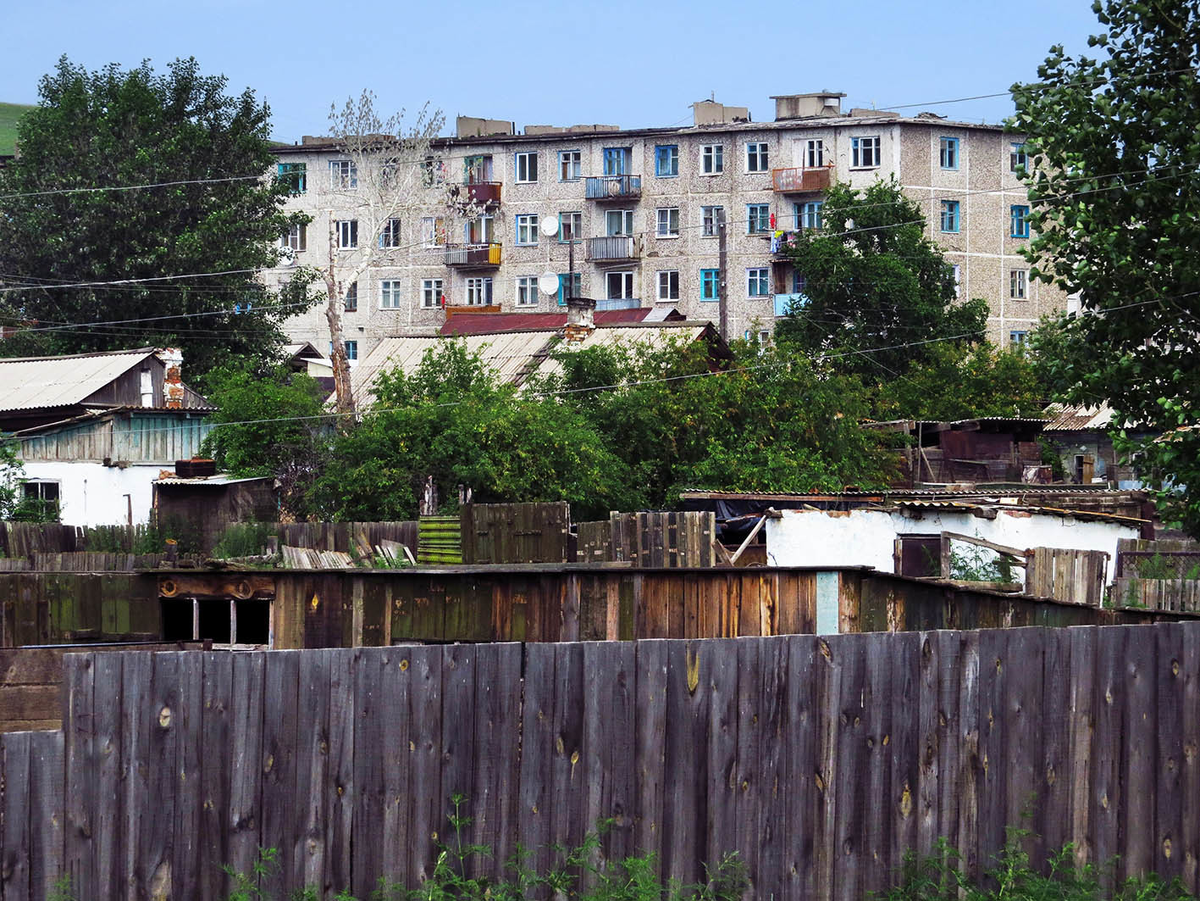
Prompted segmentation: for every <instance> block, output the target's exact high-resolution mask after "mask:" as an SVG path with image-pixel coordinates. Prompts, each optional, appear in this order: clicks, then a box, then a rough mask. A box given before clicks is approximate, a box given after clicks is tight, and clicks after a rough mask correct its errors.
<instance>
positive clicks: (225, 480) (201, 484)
mask: <svg viewBox="0 0 1200 901" xmlns="http://www.w3.org/2000/svg"><path fill="white" fill-rule="evenodd" d="M266 479H270V480H272V481H274V476H243V477H241V478H235V477H234V476H231V475H229V473H225V472H219V473H217V474H216V475H215V476H197V477H196V478H194V479H184V478H180V477H179V476H171V477H169V478H164V479H155V480H154V484H155V485H188V486H191V487H193V488H208V487H212V488H220V487H221V486H223V485H236V484H238V483H239V482H261V481H264V480H266Z"/></svg>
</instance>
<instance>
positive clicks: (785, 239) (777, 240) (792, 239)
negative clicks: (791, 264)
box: [765, 230, 799, 261]
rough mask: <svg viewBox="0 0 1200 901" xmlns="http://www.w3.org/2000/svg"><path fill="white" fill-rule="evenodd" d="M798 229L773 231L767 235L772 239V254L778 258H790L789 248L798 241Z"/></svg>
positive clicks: (782, 259)
mask: <svg viewBox="0 0 1200 901" xmlns="http://www.w3.org/2000/svg"><path fill="white" fill-rule="evenodd" d="M797 234H799V232H797V231H794V230H792V231H784V232H771V233H770V234H769V235H767V236H765V237H769V238H770V239H771V255H772V256H774V257H775V258H776V259H777V260H781V261H784V260H788V259H790V257H789V255H788V249H789V248H791V247H792V246H793V245H794V244H795V243H796V235H797Z"/></svg>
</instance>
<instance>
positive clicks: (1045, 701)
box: [1033, 629, 1072, 850]
mask: <svg viewBox="0 0 1200 901" xmlns="http://www.w3.org/2000/svg"><path fill="white" fill-rule="evenodd" d="M1041 636H1042V640H1043V642H1044V643H1043V645H1042V696H1041V699H1040V700H1041V708H1040V717H1041V720H1042V757H1041V766H1040V771H1039V772H1038V773H1037V780H1036V782H1035V785H1037V803H1036V804H1034V819H1033V829H1034V831H1035V832H1037V834H1038V835H1040V836H1042V840H1043V846H1044V847H1045V848H1047V849H1048V850H1056V849H1060V848H1062V847H1064V846H1065V845H1066V844H1067V843H1068V842H1070V841H1071V824H1070V823H1069V822H1068V821H1067V819H1066V817H1063V816H1061V815H1060V814H1059V812H1060V811H1064V810H1069V809H1070V806H1071V744H1070V720H1071V706H1070V702H1071V695H1070V687H1071V672H1072V660H1071V640H1070V639H1071V633H1070V631H1069V630H1067V629H1045V630H1044V631H1043V632H1042V633H1041Z"/></svg>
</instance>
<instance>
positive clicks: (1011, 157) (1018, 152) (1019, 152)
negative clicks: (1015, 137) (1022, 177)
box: [1008, 142, 1029, 172]
mask: <svg viewBox="0 0 1200 901" xmlns="http://www.w3.org/2000/svg"><path fill="white" fill-rule="evenodd" d="M1018 166H1019V167H1021V168H1025V169H1027V168H1029V158H1028V157H1027V156H1026V155H1025V144H1024V142H1021V143H1018V144H1013V145H1012V146H1011V147H1010V148H1009V152H1008V171H1009V172H1016V171H1017V167H1018Z"/></svg>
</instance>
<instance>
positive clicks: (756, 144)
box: [746, 141, 771, 172]
mask: <svg viewBox="0 0 1200 901" xmlns="http://www.w3.org/2000/svg"><path fill="white" fill-rule="evenodd" d="M770 168H771V164H770V157H769V155H768V153H767V142H766V141H749V142H747V143H746V171H747V172H768V171H770Z"/></svg>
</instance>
